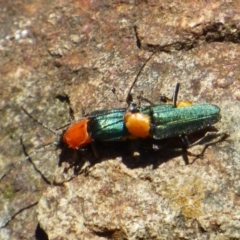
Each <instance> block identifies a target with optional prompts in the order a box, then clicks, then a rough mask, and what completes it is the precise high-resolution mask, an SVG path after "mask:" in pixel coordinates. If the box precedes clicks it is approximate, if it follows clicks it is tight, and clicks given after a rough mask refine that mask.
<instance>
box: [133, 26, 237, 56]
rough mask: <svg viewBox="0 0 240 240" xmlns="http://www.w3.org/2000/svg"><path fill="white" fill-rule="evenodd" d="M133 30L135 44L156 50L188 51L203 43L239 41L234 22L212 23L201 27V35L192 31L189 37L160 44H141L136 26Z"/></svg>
mask: <svg viewBox="0 0 240 240" xmlns="http://www.w3.org/2000/svg"><path fill="white" fill-rule="evenodd" d="M134 31H135V35H136V38H137V46H138V47H139V48H143V49H145V50H149V51H157V52H172V51H181V50H185V51H188V50H191V49H193V48H195V47H197V46H199V45H201V44H203V43H211V42H232V43H240V29H238V28H237V27H236V26H235V25H234V24H232V25H229V24H222V23H219V22H216V23H213V24H211V25H208V26H206V27H205V28H203V30H202V34H201V35H194V33H192V35H191V36H190V38H189V39H188V38H186V39H183V40H182V41H178V42H174V43H172V44H169V45H162V46H160V45H157V44H151V43H147V42H146V43H145V44H142V42H141V40H140V37H139V34H138V31H137V26H135V27H134ZM143 46H144V47H143Z"/></svg>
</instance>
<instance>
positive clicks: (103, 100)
mask: <svg viewBox="0 0 240 240" xmlns="http://www.w3.org/2000/svg"><path fill="white" fill-rule="evenodd" d="M239 9H240V8H239V2H237V1H227V2H226V1H210V2H206V1H184V2H183V1H120V2H117V1H115V2H113V1H99V0H94V1H87V0H84V1H78V0H74V1H63V0H56V1H46V0H40V1H37V2H33V3H25V2H24V1H3V3H2V4H1V9H0V18H1V22H0V26H1V32H0V56H1V61H0V78H1V81H0V84H1V90H0V95H1V98H0V109H1V121H0V129H1V142H0V181H1V182H0V189H1V197H0V206H1V207H0V219H1V220H0V238H1V239H34V238H37V239H44V238H45V239H46V236H48V238H49V239H108V238H110V239H180V238H184V239H238V238H239V221H238V216H239V209H238V206H239V197H238V196H239V193H240V186H239V177H240V175H239V169H240V164H239V162H240V161H239V159H240V150H239V149H240V146H239V143H240V130H239V129H240V121H239V120H240V119H239V113H240V105H239V100H240V94H239V91H240V85H239V58H240V56H239V55H240V54H239V53H240V49H239V35H240V34H239V26H240V14H239ZM152 51H155V52H156V53H155V54H154V56H153V57H152V58H151V60H150V61H149V62H148V64H147V66H146V67H145V68H144V69H143V71H142V72H141V74H140V77H139V80H138V82H137V83H136V84H135V86H134V88H133V93H134V97H136V95H137V94H139V93H140V92H141V91H143V93H144V97H146V98H148V99H150V100H151V101H153V102H155V103H157V102H158V98H159V96H160V95H163V94H166V95H167V96H171V95H172V92H173V88H174V86H175V84H176V82H180V83H181V89H180V93H179V99H180V100H190V101H192V102H193V103H194V104H195V103H211V104H216V105H218V106H219V107H220V108H221V115H222V119H221V121H220V122H219V123H217V124H216V125H215V126H216V128H217V129H219V130H221V131H223V132H228V133H229V134H230V136H229V138H228V139H227V140H226V141H224V142H221V143H218V144H216V145H213V146H211V147H209V148H208V149H207V150H206V152H205V154H204V157H203V159H197V160H195V161H194V157H191V156H190V157H189V161H190V163H191V164H190V165H185V163H184V161H183V159H182V156H181V154H178V153H177V154H176V153H169V152H167V151H166V150H162V151H159V152H158V151H157V152H152V151H145V149H142V155H141V156H140V159H138V158H137V157H136V158H137V160H136V159H134V158H131V157H129V156H127V154H126V153H125V150H126V149H125V146H122V145H121V144H120V143H119V145H118V144H115V145H114V147H108V146H106V147H102V148H101V147H100V149H102V158H101V159H98V161H97V163H96V164H95V165H94V166H92V167H90V169H89V172H87V171H85V172H82V173H81V174H80V175H78V176H74V174H73V173H74V171H73V169H70V170H69V171H68V172H64V167H66V166H67V165H65V163H63V164H62V167H58V162H59V154H60V150H58V151H56V149H55V147H53V146H51V147H45V148H41V147H42V146H45V145H47V144H49V143H53V142H54V141H55V142H57V141H58V140H59V135H60V134H61V132H62V129H63V128H61V127H62V126H65V125H66V124H67V123H69V121H70V117H69V104H68V102H69V101H70V104H71V107H72V109H73V110H74V113H75V117H76V119H78V118H79V117H82V116H83V112H85V113H91V111H93V110H97V109H110V108H117V107H126V104H124V103H120V102H119V101H117V100H116V98H115V96H114V95H113V94H112V92H111V89H112V87H115V89H116V93H117V95H118V98H120V99H125V98H126V94H127V92H128V89H129V87H130V85H131V83H132V82H133V80H134V78H135V77H136V75H137V73H138V72H139V69H140V68H141V66H142V65H143V63H144V62H145V61H146V60H147V59H148V57H149V56H150V54H151V53H152ZM22 107H24V108H26V109H27V110H28V111H29V112H30V113H31V114H32V115H33V116H34V117H35V118H36V119H38V120H39V121H40V122H43V123H44V124H45V125H47V126H48V127H49V128H51V129H53V130H54V131H55V129H59V130H56V132H55V134H54V133H52V132H50V131H48V130H47V129H44V128H43V126H41V125H39V124H37V123H36V122H34V121H33V120H32V119H30V118H29V117H28V116H27V115H26V114H25V113H24V112H23V110H22ZM23 148H25V150H26V151H27V152H25V153H28V154H30V155H31V159H26V157H25V155H24V151H23V150H24V149H23ZM39 148H40V149H39ZM37 149H39V151H37V152H36V150H37ZM201 149H202V148H201V146H196V147H194V148H192V149H190V151H191V152H193V153H198V152H200V151H201ZM126 156H127V157H126ZM64 157H66V158H67V160H69V159H70V160H72V158H73V156H70V155H69V156H68V155H67V156H64ZM60 158H61V155H60ZM68 158H69V159H68ZM60 160H61V159H60ZM65 160H66V159H65ZM70 160H69V161H70ZM90 160H92V161H93V160H94V157H93V154H92V152H91V151H90V149H89V151H86V152H83V153H82V161H83V163H84V165H83V166H82V168H83V169H86V168H87V164H88V161H90ZM39 199H40V201H39ZM36 209H37V211H36ZM40 236H41V237H40Z"/></svg>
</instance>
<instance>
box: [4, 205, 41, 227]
mask: <svg viewBox="0 0 240 240" xmlns="http://www.w3.org/2000/svg"><path fill="white" fill-rule="evenodd" d="M37 204H38V201H37V202H34V203H32V204H30V205H28V206H27V207H24V208H22V209H20V210H18V211H17V212H16V213H15V214H13V215H12V217H11V218H10V219H9V220H8V221H7V222H6V223H5V224H4V225H3V226H1V228H0V229H2V228H5V227H7V225H8V224H9V223H10V222H11V221H12V220H13V219H14V218H15V217H16V216H17V215H18V214H20V213H21V212H23V211H25V210H27V209H29V208H32V207H34V206H36V205H37Z"/></svg>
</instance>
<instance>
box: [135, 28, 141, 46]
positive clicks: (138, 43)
mask: <svg viewBox="0 0 240 240" xmlns="http://www.w3.org/2000/svg"><path fill="white" fill-rule="evenodd" d="M133 28H134V33H135V37H136V44H137V47H138V48H139V49H141V41H140V39H139V36H138V32H137V26H134V27H133Z"/></svg>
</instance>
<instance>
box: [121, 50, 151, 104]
mask: <svg viewBox="0 0 240 240" xmlns="http://www.w3.org/2000/svg"><path fill="white" fill-rule="evenodd" d="M155 53H156V51H154V52H152V54H151V55H150V56H149V57H148V59H147V60H146V61H145V63H144V64H143V65H142V66H141V68H140V70H139V71H138V74H137V75H136V77H135V79H134V81H133V82H132V84H131V86H130V88H129V90H128V93H127V98H126V102H127V103H128V101H129V100H128V99H129V95H131V91H132V89H133V87H134V85H135V83H136V82H137V80H138V78H139V76H140V74H141V73H142V71H143V69H144V67H145V66H146V65H147V63H148V62H149V61H150V60H151V58H152V56H153V55H154V54H155Z"/></svg>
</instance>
